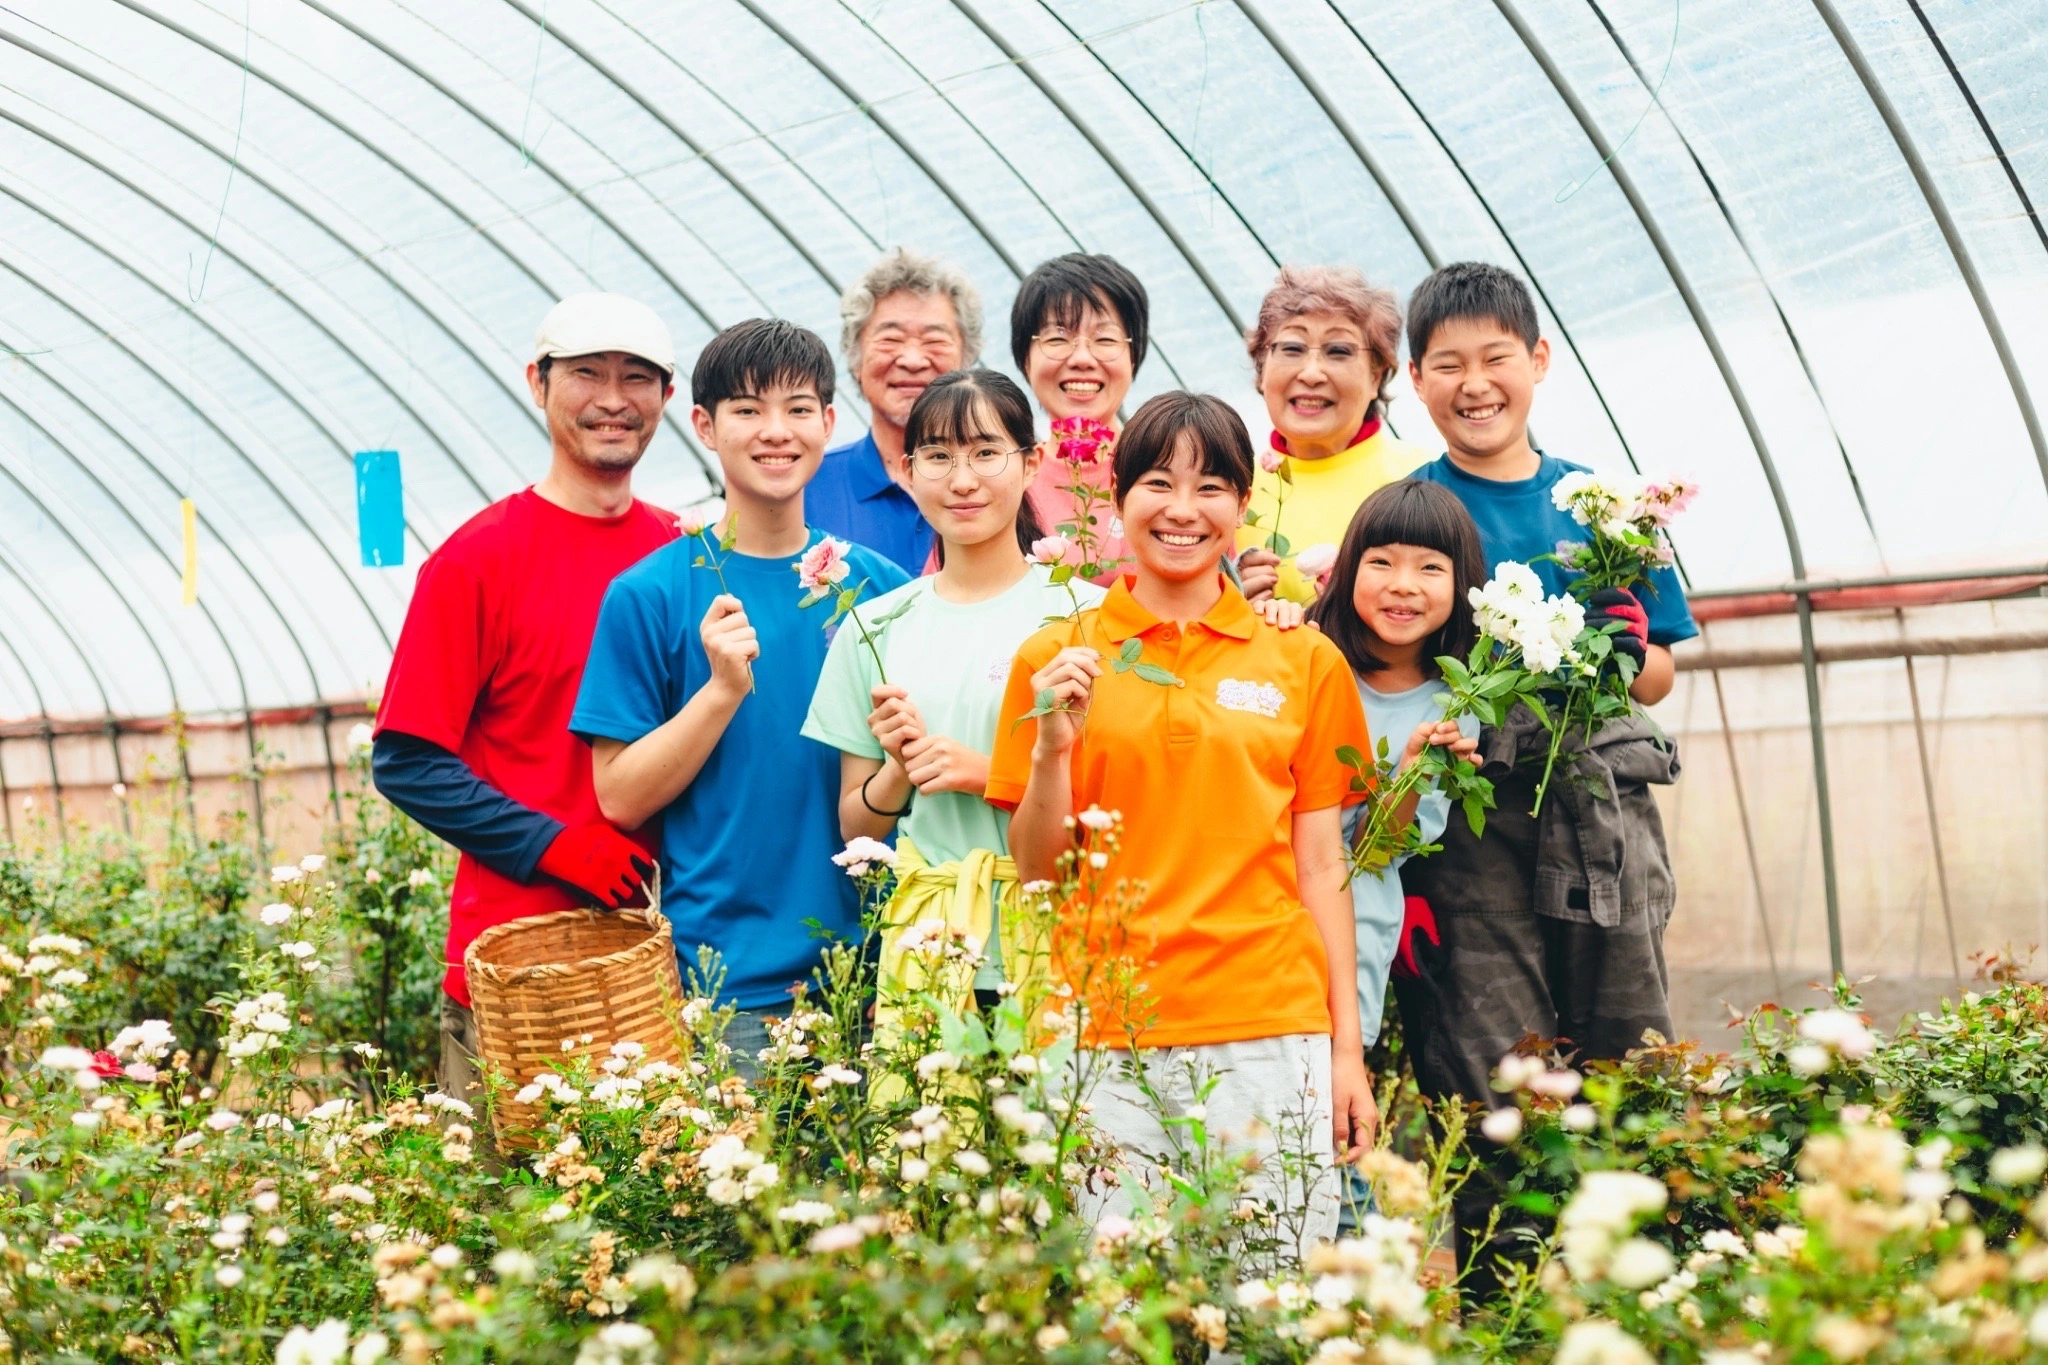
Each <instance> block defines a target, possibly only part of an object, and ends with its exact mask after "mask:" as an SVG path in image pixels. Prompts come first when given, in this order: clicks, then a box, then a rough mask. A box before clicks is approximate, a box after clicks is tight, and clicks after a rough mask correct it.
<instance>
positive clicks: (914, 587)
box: [803, 564, 1103, 865]
mask: <svg viewBox="0 0 2048 1365" xmlns="http://www.w3.org/2000/svg"><path fill="white" fill-rule="evenodd" d="M1050 572H1051V570H1049V569H1047V568H1046V567H1044V566H1043V565H1039V564H1034V565H1032V566H1031V567H1030V568H1029V569H1028V570H1027V571H1026V572H1025V575H1024V577H1023V578H1021V579H1019V580H1018V581H1017V582H1016V584H1015V585H1013V586H1012V587H1009V588H1007V589H1005V590H1004V591H1003V592H1001V593H999V594H997V595H996V596H994V597H991V598H988V599H986V600H984V601H980V602H965V603H962V602H948V601H946V600H945V599H944V598H943V597H940V596H939V594H938V593H937V591H935V590H934V588H933V584H934V583H935V582H936V580H935V579H932V578H919V579H913V580H912V581H911V582H909V583H906V584H904V585H903V586H902V587H900V588H897V589H896V590H894V591H893V592H887V593H884V594H882V595H881V596H880V597H877V598H874V599H872V600H870V601H863V602H862V603H860V605H859V608H858V610H859V611H860V615H861V619H862V620H864V621H871V620H874V619H876V618H877V617H880V616H883V615H885V614H887V613H888V612H890V611H893V610H894V609H895V608H896V607H898V606H899V605H901V604H902V602H903V600H904V599H905V598H906V597H914V598H915V599H916V601H915V602H914V603H912V605H911V607H910V610H908V611H906V612H904V613H903V614H902V615H901V616H899V617H897V618H896V619H895V620H893V621H890V622H889V623H888V625H887V626H886V627H885V628H884V629H883V632H882V638H881V640H880V641H879V642H878V643H879V644H880V646H881V650H882V659H883V662H884V663H885V664H886V665H887V667H888V671H889V681H890V682H892V683H894V684H896V685H897V686H898V687H901V688H903V689H904V690H905V691H906V692H908V693H909V694H910V700H911V701H913V702H914V703H916V705H917V709H918V713H919V714H920V715H922V716H923V717H924V724H925V730H926V732H927V733H929V734H934V735H944V736H946V737H947V738H948V739H953V740H957V741H959V742H960V743H962V744H965V745H966V746H967V747H968V748H970V749H976V750H979V751H980V752H982V753H988V752H990V751H991V750H992V749H994V748H995V742H996V722H997V719H998V713H999V712H1000V711H1001V710H1002V702H1003V685H1004V684H1005V683H1006V682H1008V681H1009V677H1010V661H1011V660H1012V659H1013V658H1015V657H1016V654H1017V647H1018V646H1019V645H1021V644H1023V643H1024V642H1025V641H1026V640H1028V639H1030V638H1031V637H1032V636H1033V635H1035V634H1037V633H1038V631H1039V630H1040V629H1041V628H1042V627H1043V626H1044V625H1045V620H1046V618H1047V617H1048V616H1065V615H1067V614H1068V613H1070V612H1071V611H1073V609H1074V598H1079V599H1080V603H1081V605H1082V606H1083V607H1092V606H1094V605H1095V604H1096V603H1097V602H1099V601H1101V600H1102V596H1103V592H1102V589H1100V588H1098V587H1096V586H1095V585H1094V584H1093V583H1083V582H1077V583H1075V584H1073V589H1074V597H1073V598H1070V597H1068V596H1067V590H1066V588H1065V587H1061V586H1059V585H1057V584H1054V583H1051V582H1049V581H1048V575H1049V574H1050ZM880 682H881V679H880V678H879V677H877V676H876V674H875V661H874V657H873V656H872V655H870V654H869V653H868V648H867V645H866V644H865V643H863V642H862V640H861V638H860V632H859V631H858V630H856V629H855V628H854V625H853V622H851V621H841V622H840V623H839V629H838V632H837V633H836V634H835V635H834V636H833V637H832V647H831V648H830V649H828V650H827V651H826V652H825V668H824V671H823V672H822V673H820V674H819V675H818V686H817V689H816V690H815V691H814V692H813V693H812V694H811V710H810V714H809V715H808V716H806V717H805V718H804V729H803V732H804V734H805V735H806V736H808V737H809V738H811V739H815V740H818V741H819V742H820V743H823V744H829V745H831V746H832V747H833V748H835V749H837V750H839V751H840V752H841V753H848V754H860V755H862V756H864V757H867V758H873V759H880V758H881V757H882V756H883V755H882V746H881V745H880V744H878V743H876V742H875V736H874V734H873V732H872V731H870V730H869V729H868V714H869V713H870V712H872V711H873V710H874V709H875V706H874V701H873V699H872V698H871V697H870V696H869V692H870V690H871V689H872V688H874V687H875V686H876V685H877V684H878V683H880ZM896 828H897V832H898V833H900V834H903V835H906V836H908V837H909V839H910V841H911V842H912V843H914V844H916V845H917V849H918V852H920V853H922V854H923V855H924V856H925V859H926V860H927V861H929V862H931V863H933V864H934V865H936V864H939V863H950V862H956V861H958V860H959V859H961V858H964V857H966V856H967V855H968V854H969V853H971V852H973V851H974V850H975V849H977V848H985V849H990V850H992V851H994V852H996V853H1008V852H1009V851H1010V837H1009V835H1010V816H1009V812H1007V811H1003V810H998V809H997V808H996V807H994V806H991V805H990V804H989V803H988V802H986V801H984V800H982V799H981V797H980V796H979V795H977V794H975V793H973V792H938V793H935V794H934V795H931V796H919V797H917V798H916V799H915V800H914V801H913V802H912V804H911V808H910V814H908V815H906V816H904V817H903V819H902V820H901V821H900V822H899V823H898V825H897V827H896Z"/></svg>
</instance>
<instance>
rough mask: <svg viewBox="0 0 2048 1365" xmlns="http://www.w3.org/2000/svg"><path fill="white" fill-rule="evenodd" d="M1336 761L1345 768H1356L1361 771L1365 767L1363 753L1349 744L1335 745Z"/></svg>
mask: <svg viewBox="0 0 2048 1365" xmlns="http://www.w3.org/2000/svg"><path fill="white" fill-rule="evenodd" d="M1337 761H1338V762H1339V763H1342V764H1343V765H1344V766H1345V767H1347V768H1357V769H1359V770H1360V771H1363V770H1364V768H1365V755H1364V754H1361V753H1360V752H1358V750H1356V749H1354V748H1352V747H1351V746H1350V745H1349V744H1340V745H1338V746H1337Z"/></svg>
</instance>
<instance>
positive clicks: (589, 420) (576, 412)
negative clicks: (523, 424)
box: [526, 351, 673, 474]
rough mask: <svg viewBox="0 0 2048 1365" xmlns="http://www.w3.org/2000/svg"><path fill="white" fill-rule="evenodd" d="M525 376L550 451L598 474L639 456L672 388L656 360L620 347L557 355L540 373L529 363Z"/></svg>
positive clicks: (613, 470)
mask: <svg viewBox="0 0 2048 1365" xmlns="http://www.w3.org/2000/svg"><path fill="white" fill-rule="evenodd" d="M526 380H527V384H528V385H529V386H530V387H531V388H532V390H533V401H534V402H535V403H536V404H538V405H539V406H540V408H541V410H542V411H544V412H545V413H547V415H548V437H549V439H550V440H551V441H552V442H553V443H554V448H555V450H556V452H557V453H558V454H560V455H562V456H563V457H565V458H567V459H568V460H570V461H572V462H573V463H575V464H577V465H579V466H581V467H582V468H584V469H587V470H590V471H592V472H593V473H600V474H618V473H623V472H624V471H626V470H629V469H631V468H632V467H633V466H634V465H636V464H638V463H639V462H640V457H641V456H642V455H643V454H645V453H646V451H647V443H648V442H649V441H651V440H653V439H654V432H655V429H656V428H657V427H658V426H659V425H660V423H661V410H662V408H663V407H664V406H665V405H666V404H667V402H668V396H669V394H670V393H671V392H673V390H672V389H671V388H670V386H669V381H668V375H667V374H665V373H664V372H663V371H662V369H661V368H660V367H659V366H657V365H654V364H652V363H651V362H649V361H645V360H642V359H641V358H640V357H638V356H635V355H628V354H626V353H625V352H624V351H604V352H601V353H599V354H596V355H574V356H560V357H557V358H555V359H554V360H552V361H550V362H549V364H548V372H547V377H546V378H545V379H543V378H542V377H541V373H540V366H539V365H538V364H533V365H529V366H527V368H526Z"/></svg>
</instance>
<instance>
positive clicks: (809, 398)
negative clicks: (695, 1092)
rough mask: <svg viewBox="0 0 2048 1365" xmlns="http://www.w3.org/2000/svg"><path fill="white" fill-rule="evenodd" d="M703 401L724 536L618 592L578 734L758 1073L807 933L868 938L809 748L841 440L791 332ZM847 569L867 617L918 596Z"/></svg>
mask: <svg viewBox="0 0 2048 1365" xmlns="http://www.w3.org/2000/svg"><path fill="white" fill-rule="evenodd" d="M690 398H691V401H692V403H693V404H694V405H695V406H694V408H693V409H692V411H691V413H690V420H691V422H692V424H693V425H694V426H695V428H696V432H697V438H698V439H699V440H700V441H702V442H703V443H704V445H705V446H706V447H707V448H708V449H710V450H712V451H714V452H715V453H716V454H717V456H718V461H719V466H720V468H721V469H722V470H723V472H724V475H725V506H726V512H725V517H724V519H722V520H721V521H720V522H718V523H717V524H716V525H715V526H710V527H705V528H703V532H702V534H701V535H690V534H686V535H684V537H683V538H682V539H680V540H678V541H676V542H675V543H674V544H671V545H669V546H667V547H665V548H663V549H661V550H657V551H656V552H655V553H653V554H651V555H649V556H648V557H647V558H645V559H643V560H641V561H640V562H639V563H638V564H636V565H634V566H633V567H632V568H631V569H628V570H627V571H626V572H625V573H623V574H621V575H620V576H619V577H618V578H617V579H616V580H615V581H614V582H613V583H612V586H611V588H610V589H609V590H608V591H607V592H606V594H605V599H604V605H603V607H602V608H601V609H600V611H599V613H598V618H597V632H596V635H595V636H594V637H593V638H592V640H591V643H590V661H589V662H588V663H587V664H586V665H585V666H584V670H583V685H582V689H581V691H580V692H579V693H578V694H577V698H576V710H575V713H574V714H573V716H572V717H571V718H570V722H569V728H570V729H571V730H573V731H574V732H575V733H576V734H578V735H580V736H582V737H583V738H585V739H586V740H588V741H589V742H590V745H591V759H592V774H593V776H594V778H595V780H596V787H597V799H598V804H599V806H600V807H601V808H602V809H603V811H604V814H605V818H607V819H609V820H611V821H613V822H614V823H615V824H617V825H619V826H620V827H621V828H624V829H636V828H638V827H639V826H641V825H643V824H645V823H647V822H648V821H649V820H651V819H654V818H655V817H656V816H659V817H660V819H661V892H662V897H661V899H662V910H663V912H664V913H666V914H667V915H668V918H669V923H670V924H671V925H672V926H673V927H674V930H675V940H676V951H677V953H678V954H679V955H680V956H681V958H682V962H683V966H684V968H685V970H686V971H687V970H688V969H689V968H691V967H693V966H694V965H695V963H696V959H697V951H698V949H699V948H700V947H703V946H709V947H711V948H713V949H715V950H716V951H717V952H718V955H719V958H720V960H721V962H722V963H723V966H724V969H725V982H724V989H723V992H722V995H721V999H720V1003H721V1004H732V1005H736V1006H737V1007H738V1008H739V1010H740V1014H739V1017H738V1018H737V1019H736V1020H735V1021H734V1023H733V1026H732V1028H731V1029H729V1030H728V1031H727V1034H726V1039H727V1042H728V1043H730V1044H731V1046H732V1049H733V1053H734V1058H735V1062H736V1064H737V1065H738V1066H740V1067H741V1068H742V1070H748V1069H750V1068H751V1067H752V1065H753V1062H754V1058H755V1054H756V1053H757V1052H759V1050H760V1049H761V1048H763V1047H766V1046H767V1043H768V1034H767V1021H768V1019H770V1018H772V1017H781V1016H782V1015H785V1014H787V1013H788V1011H789V1000H790V988H791V987H792V986H794V985H796V984H797V983H799V982H808V981H809V980H810V977H811V974H812V972H813V971H815V970H816V969H817V967H818V965H819V962H820V960H821V958H822V956H823V949H824V943H823V941H822V940H820V939H819V938H818V937H816V936H815V935H814V933H813V931H812V929H811V927H810V926H809V925H808V924H807V923H806V921H810V920H815V921H817V922H818V924H819V925H820V926H821V927H822V928H823V929H824V930H826V931H828V932H829V933H831V934H832V935H834V936H835V937H838V938H842V939H845V938H852V937H854V936H855V935H856V934H857V931H858V927H859V919H860V912H859V906H858V904H857V902H856V898H855V895H854V888H853V884H852V883H851V882H850V881H849V880H848V879H847V877H846V875H845V873H844V872H842V871H841V870H840V869H839V868H838V867H836V866H834V865H833V862H832V855H833V854H834V853H836V852H838V851H839V848H840V841H839V812H838V794H839V754H838V752H837V751H836V750H833V749H831V748H828V747H827V746H826V745H823V744H820V743H818V742H817V741H816V740H812V739H805V738H804V737H803V736H802V734H801V733H800V732H801V730H802V727H803V722H804V714H805V712H806V710H807V709H808V708H809V706H810V702H811V692H812V690H813V689H814V688H815V687H816V685H817V681H818V673H819V671H820V669H822V668H823V666H824V662H825V646H826V644H827V643H828V642H827V640H826V637H825V631H824V625H825V621H826V619H827V617H828V615H829V612H830V609H829V607H825V606H820V607H817V608H815V609H811V610H806V609H805V608H804V607H803V606H802V605H800V604H801V602H802V600H803V596H804V594H803V592H802V591H801V589H800V586H799V583H798V579H797V573H796V569H797V565H798V561H799V560H800V559H801V558H802V557H803V555H804V552H805V551H807V550H809V549H811V548H812V547H813V546H815V545H817V544H818V543H819V542H820V541H822V540H823V539H824V538H825V534H824V532H822V531H819V530H816V529H814V528H812V527H809V526H807V525H805V523H804V485H805V484H807V483H809V482H810V480H811V476H812V475H814V474H816V473H817V471H818V464H819V462H820V460H821V459H822V458H823V457H824V453H825V446H826V444H827V443H828V442H829V441H830V439H831V436H832V417H833V414H832V406H831V404H832V357H831V354H830V353H829V352H828V351H826V349H825V343H824V342H822V341H820V340H819V339H818V337H817V336H816V335H814V334H813V333H811V332H808V331H806V330H804V329H803V328H801V327H798V326H796V325H795V324H794V323H789V322H782V321H775V320H761V319H755V320H752V321H749V322H741V323H736V324H734V325H733V326H731V327H728V328H726V329H725V330H724V331H723V332H720V333H719V334H718V335H717V336H716V337H714V338H712V340H711V342H710V343H709V344H708V345H706V346H705V348H704V350H703V352H702V354H700V355H699V356H698V358H697V365H696V369H695V371H694V372H693V373H692V374H691V376H690ZM684 529H685V531H686V532H687V531H688V530H689V527H688V526H687V525H686V526H685V528H684ZM728 530H730V531H731V532H732V534H733V536H734V540H733V546H732V549H731V550H730V551H729V552H721V551H720V550H719V549H718V546H719V545H720V543H721V542H722V540H723V538H724V536H725V535H726V533H727V532H728ZM848 559H849V561H850V565H851V573H850V575H849V577H848V578H847V580H846V581H847V583H848V584H849V585H851V584H858V583H860V582H861V581H862V580H863V579H865V580H866V581H867V587H866V588H865V589H864V590H863V591H862V594H861V596H862V599H863V600H867V599H870V598H872V597H876V596H879V595H881V594H882V593H885V592H887V591H889V590H890V589H892V588H895V587H897V586H899V585H901V584H902V583H904V582H905V581H906V576H905V575H904V573H903V571H902V570H900V569H898V568H897V567H896V566H895V565H894V564H892V563H890V562H889V561H888V560H886V559H884V558H882V557H881V556H880V555H877V554H874V553H873V552H871V551H869V550H866V549H864V548H862V547H860V546H853V547H851V548H850V550H849V551H848Z"/></svg>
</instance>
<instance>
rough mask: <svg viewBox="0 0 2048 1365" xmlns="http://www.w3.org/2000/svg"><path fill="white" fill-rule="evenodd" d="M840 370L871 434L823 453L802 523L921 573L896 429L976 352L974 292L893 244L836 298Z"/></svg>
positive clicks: (918, 531)
mask: <svg viewBox="0 0 2048 1365" xmlns="http://www.w3.org/2000/svg"><path fill="white" fill-rule="evenodd" d="M839 318H840V323H841V329H840V346H841V347H842V349H843V350H844V352H845V355H846V368H847V370H848V371H849V372H850V373H851V374H852V375H853V378H854V382H855V383H857V384H859V385H860V391H861V396H862V397H864V398H865V399H867V403H868V411H869V412H870V414H872V419H871V424H870V426H869V430H868V434H867V435H865V436H863V437H862V438H861V439H860V440H858V441H855V442H853V443H852V444H851V445H843V446H840V447H838V448H837V449H835V450H828V451H826V452H825V462H824V464H823V465H821V466H820V467H819V469H818V474H817V477H816V478H814V479H812V480H811V483H810V486H809V487H808V488H806V489H805V490H804V513H805V518H804V519H805V520H806V521H808V522H809V523H810V524H811V525H813V526H816V527H820V528H822V529H823V530H825V531H828V532H830V533H831V534H833V535H835V536H839V537H840V538H842V539H844V540H850V541H852V542H853V543H854V544H856V545H865V546H867V547H868V548H869V549H870V550H873V551H875V552H876V553H877V554H881V555H885V556H887V557H888V558H890V559H892V560H894V561H895V562H896V563H897V564H899V565H901V566H902V568H903V571H904V572H905V573H908V574H913V575H915V574H920V573H923V572H924V567H925V562H926V560H928V559H929V558H930V557H931V551H932V528H931V526H930V525H929V524H927V523H926V521H925V519H924V517H923V516H922V515H920V514H919V512H918V510H917V504H916V502H914V501H913V500H912V499H911V496H910V493H909V491H908V490H907V488H906V487H905V485H906V484H907V483H908V482H909V477H910V476H909V473H908V472H907V470H906V468H905V466H904V460H903V425H904V423H905V422H907V421H909V420H910V407H911V404H913V403H915V402H916V401H917V396H918V395H919V394H921V393H923V392H924V391H925V389H926V388H927V387H928V386H929V385H930V384H931V382H932V381H933V380H934V379H937V378H938V377H939V376H940V375H942V374H944V373H946V372H947V371H948V370H957V369H960V368H961V367H962V366H965V365H972V364H973V363H974V362H975V360H976V359H978V358H979V357H980V355H981V295H980V294H979V293H977V292H976V291H975V288H974V286H973V285H972V284H971V283H969V282H968V279H967V276H966V275H965V274H963V273H961V271H960V270H958V269H957V268H956V267H954V266H951V265H948V264H946V263H945V262H943V261H939V260H936V259H934V258H932V257H930V256H921V255H919V254H918V253H916V252H914V251H911V250H909V249H907V248H904V247H897V248H896V249H895V250H894V251H891V252H890V253H889V254H888V255H886V256H884V257H882V259H881V260H879V261H877V262H875V264H874V265H873V266H871V267H870V268H869V269H868V272H867V273H866V274H864V275H862V276H861V277H860V279H859V280H858V281H856V282H855V284H854V286H853V287H852V288H851V289H849V290H847V291H846V295H845V297H844V298H842V299H841V300H840V301H839Z"/></svg>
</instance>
